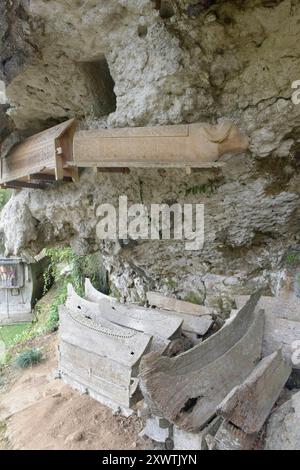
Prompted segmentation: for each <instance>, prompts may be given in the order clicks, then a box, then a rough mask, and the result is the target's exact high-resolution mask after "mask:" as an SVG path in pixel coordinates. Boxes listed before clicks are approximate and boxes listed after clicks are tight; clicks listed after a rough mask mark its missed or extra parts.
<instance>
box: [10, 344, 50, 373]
mask: <svg viewBox="0 0 300 470" xmlns="http://www.w3.org/2000/svg"><path fill="white" fill-rule="evenodd" d="M42 359H43V353H42V351H41V350H40V349H36V348H32V349H27V350H26V351H22V352H21V353H19V354H18V355H17V357H16V359H15V362H14V365H15V367H17V368H18V369H26V368H27V367H32V366H34V365H36V364H39V363H40V362H41V361H42Z"/></svg>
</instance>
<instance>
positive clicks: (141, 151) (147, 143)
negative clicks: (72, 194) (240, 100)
mask: <svg viewBox="0 0 300 470" xmlns="http://www.w3.org/2000/svg"><path fill="white" fill-rule="evenodd" d="M248 145H249V142H248V139H247V138H246V137H243V136H242V135H241V133H240V131H239V130H238V128H237V127H236V126H235V124H233V123H232V122H230V121H226V122H223V123H220V124H218V125H216V126H211V125H209V124H205V123H204V124H203V123H195V124H189V125H174V126H157V127H140V128H138V127H136V128H123V129H97V130H88V131H79V132H78V133H76V135H75V137H74V151H73V154H74V162H75V164H76V166H78V167H89V166H92V167H110V168H111V167H128V168H131V167H140V168H147V167H185V166H188V167H201V166H202V165H204V166H205V165H208V166H209V165H210V164H213V163H215V162H216V160H218V159H219V157H221V156H222V155H224V154H225V153H228V152H230V153H235V152H237V153H239V152H242V151H244V150H246V149H247V148H248Z"/></svg>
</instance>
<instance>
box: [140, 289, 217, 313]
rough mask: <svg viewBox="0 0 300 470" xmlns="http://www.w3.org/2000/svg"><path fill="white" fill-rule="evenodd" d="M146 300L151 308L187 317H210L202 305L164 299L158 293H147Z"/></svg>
mask: <svg viewBox="0 0 300 470" xmlns="http://www.w3.org/2000/svg"><path fill="white" fill-rule="evenodd" d="M147 300H148V302H149V305H150V306H151V307H153V306H154V307H158V308H162V309H164V310H170V311H172V312H177V313H185V314H187V315H194V316H197V317H198V316H200V315H210V310H209V309H208V308H207V307H204V306H203V305H197V304H193V303H191V302H186V301H184V300H178V299H175V298H173V297H166V296H165V295H163V294H160V293H158V292H147Z"/></svg>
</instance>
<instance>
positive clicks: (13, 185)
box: [0, 181, 46, 189]
mask: <svg viewBox="0 0 300 470" xmlns="http://www.w3.org/2000/svg"><path fill="white" fill-rule="evenodd" d="M0 186H1V188H3V189H5V188H12V189H20V188H21V189H22V188H27V189H45V187H46V186H45V185H44V184H40V183H29V182H27V181H11V182H10V183H3V184H1V185H0Z"/></svg>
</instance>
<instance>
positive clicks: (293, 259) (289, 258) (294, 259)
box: [285, 251, 300, 266]
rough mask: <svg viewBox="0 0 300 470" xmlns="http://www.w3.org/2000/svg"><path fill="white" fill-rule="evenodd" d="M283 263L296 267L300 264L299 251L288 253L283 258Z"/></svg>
mask: <svg viewBox="0 0 300 470" xmlns="http://www.w3.org/2000/svg"><path fill="white" fill-rule="evenodd" d="M285 263H286V264H287V265H288V266H297V265H299V264H300V251H290V252H289V253H287V254H286V256H285Z"/></svg>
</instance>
